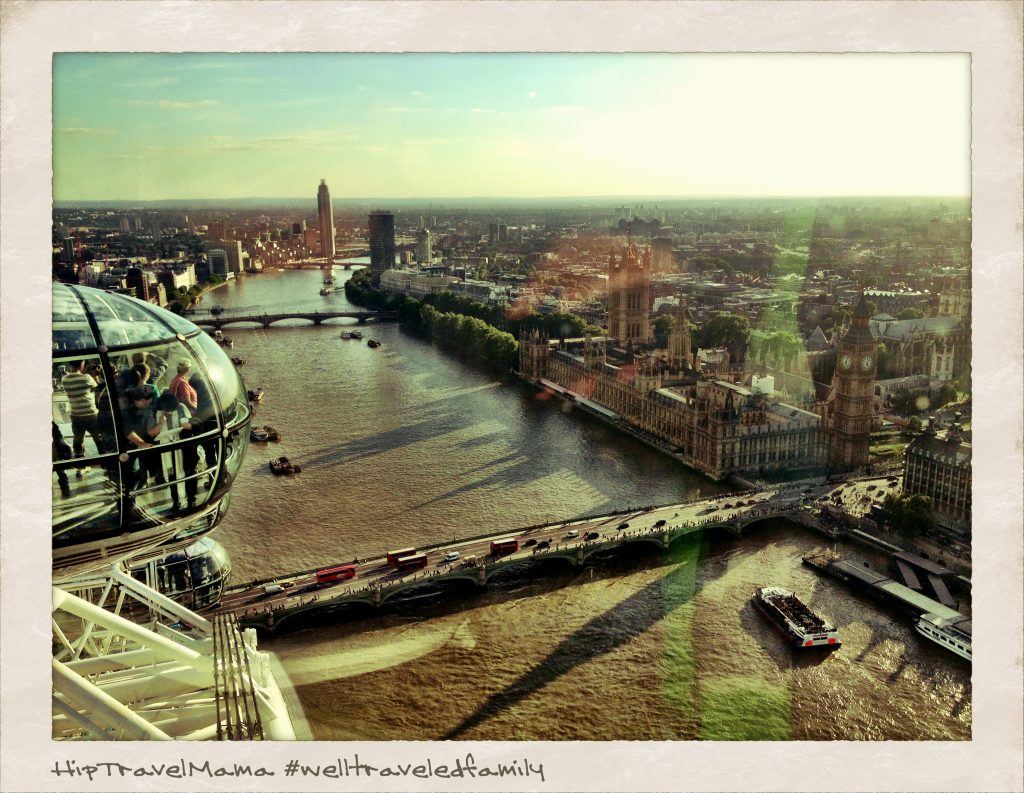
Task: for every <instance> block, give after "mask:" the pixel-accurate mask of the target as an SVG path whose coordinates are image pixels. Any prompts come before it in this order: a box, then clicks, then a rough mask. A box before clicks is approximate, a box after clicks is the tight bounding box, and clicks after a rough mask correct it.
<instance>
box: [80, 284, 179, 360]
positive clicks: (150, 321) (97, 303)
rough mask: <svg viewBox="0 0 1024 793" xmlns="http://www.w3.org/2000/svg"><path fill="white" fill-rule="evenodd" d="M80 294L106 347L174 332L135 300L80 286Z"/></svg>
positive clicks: (142, 340)
mask: <svg viewBox="0 0 1024 793" xmlns="http://www.w3.org/2000/svg"><path fill="white" fill-rule="evenodd" d="M79 294H81V295H82V296H83V297H84V298H85V304H86V306H87V307H88V309H89V311H91V312H92V314H93V316H94V317H95V319H96V324H97V325H98V326H99V329H100V341H101V342H102V343H103V344H104V345H105V346H107V347H120V346H124V345H128V344H142V343H146V342H151V341H162V340H166V339H168V338H173V337H174V335H175V333H174V331H172V330H171V329H170V328H169V327H168V326H167V324H165V323H164V322H161V321H159V320H158V319H157V318H156V316H155V315H154V314H153V313H152V312H151V311H149V310H148V309H147V308H145V307H144V304H142V303H140V302H138V301H135V300H132V299H130V298H127V297H124V296H123V295H118V294H115V293H113V292H100V291H97V290H94V289H88V290H86V289H82V290H80V292H79Z"/></svg>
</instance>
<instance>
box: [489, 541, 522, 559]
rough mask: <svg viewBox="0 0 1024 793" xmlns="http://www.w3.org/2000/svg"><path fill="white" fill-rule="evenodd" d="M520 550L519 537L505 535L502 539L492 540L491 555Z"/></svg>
mask: <svg viewBox="0 0 1024 793" xmlns="http://www.w3.org/2000/svg"><path fill="white" fill-rule="evenodd" d="M518 550H519V539H518V538H517V537H503V538H502V539H500V540H491V555H492V556H501V555H502V554H506V553H513V552H514V551H518Z"/></svg>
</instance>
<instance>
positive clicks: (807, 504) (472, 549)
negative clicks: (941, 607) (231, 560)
mask: <svg viewBox="0 0 1024 793" xmlns="http://www.w3.org/2000/svg"><path fill="white" fill-rule="evenodd" d="M871 482H875V483H877V484H874V485H871V486H870V488H869V490H870V492H871V497H870V498H871V499H873V498H875V497H878V498H881V497H882V496H883V493H884V492H885V491H886V490H887V489H888V487H889V486H890V483H887V482H886V480H885V479H884V478H881V479H872V480H865V481H864V482H863V483H861V482H858V483H857V486H858V487H859V488H860V491H859V492H862V491H863V489H864V488H865V487H866V486H867V485H869V484H870V483H871ZM852 486H853V485H843V484H842V483H839V484H830V483H825V482H821V481H820V480H818V481H816V482H811V483H809V484H797V485H790V486H786V487H778V488H772V489H765V490H761V491H757V492H743V493H738V494H733V495H728V496H716V497H714V498H711V499H699V500H694V501H688V502H682V503H677V504H668V505H662V506H655V507H643V508H636V509H630V510H625V511H620V512H615V513H611V514H607V515H600V516H596V517H585V518H577V519H574V520H569V521H560V522H553V523H544V524H540V525H537V526H529V527H526V528H523V529H516V530H513V531H506V532H500V533H493V532H492V533H490V534H485V535H479V536H475V537H468V538H458V539H455V540H452V541H450V542H444V543H437V544H434V545H428V546H422V547H420V548H418V549H416V550H417V551H419V552H422V553H425V554H426V555H427V565H426V567H425V568H423V569H419V570H415V571H402V570H400V569H397V568H396V567H394V566H391V565H389V564H388V562H387V559H386V556H385V555H384V554H381V555H380V556H375V557H372V558H369V559H349V560H338V559H333V560H325V563H324V564H323V565H321V566H320V567H318V568H312V569H310V570H303V571H300V572H297V573H290V574H288V575H284V576H278V577H277V578H273V579H261V580H257V581H252V582H250V583H248V584H243V585H238V586H234V587H231V588H229V589H227V590H226V591H225V593H224V596H223V598H222V599H221V601H220V603H218V604H217V606H215V607H214V608H213V609H212V610H211V614H212V615H216V614H233V615H234V616H235V617H236V618H237V620H238V621H239V623H241V624H242V625H244V626H248V627H258V628H262V629H265V630H275V629H276V628H278V627H280V626H281V625H282V624H283V623H285V622H288V621H290V620H292V619H294V618H295V617H297V616H299V615H308V614H311V613H313V612H318V611H324V610H328V609H336V608H339V607H342V606H354V605H359V606H363V607H371V608H373V607H380V606H383V605H384V604H386V603H387V602H388V601H389V600H391V599H392V598H394V597H396V596H398V595H400V594H402V593H405V592H408V591H410V590H413V589H417V588H421V587H424V586H431V587H434V588H437V587H439V586H441V585H447V584H452V585H455V584H456V583H457V582H471V583H472V584H474V585H476V586H481V587H482V586H485V585H486V584H487V583H488V581H489V580H490V579H491V578H492V577H493V576H495V575H496V574H497V573H499V572H501V571H503V570H507V569H508V568H510V567H513V566H517V565H519V566H523V567H524V569H525V570H529V571H531V572H532V573H533V574H535V575H537V576H541V575H543V570H544V568H545V565H543V564H538V563H539V562H543V561H546V560H556V561H558V562H561V563H564V564H569V565H573V566H582V565H584V564H585V563H586V562H587V560H588V559H589V558H590V557H591V556H593V555H594V554H597V553H605V552H616V551H620V550H623V549H626V548H627V547H628V546H634V545H636V544H647V545H654V546H656V547H657V548H660V549H668V548H669V547H670V546H671V545H672V544H673V543H674V542H676V541H677V540H679V539H681V538H683V537H685V536H687V535H691V534H696V533H699V532H703V531H711V530H722V531H726V532H730V533H732V534H734V535H739V534H740V533H742V532H743V530H744V529H745V528H746V527H748V526H750V525H751V524H754V523H758V522H760V521H763V520H768V519H772V518H786V519H788V520H790V521H792V522H794V523H798V524H802V525H804V526H807V527H809V528H812V529H815V530H818V531H822V532H824V533H826V534H828V535H829V536H831V537H835V536H837V532H836V530H835V529H833V528H832V527H831V526H830V525H826V524H824V523H823V522H822V519H821V517H820V514H821V507H820V505H821V504H822V503H823V502H826V501H828V500H829V499H832V498H834V497H837V495H838V494H839V493H840V492H842V490H843V488H844V487H852ZM847 492H851V491H847ZM815 502H817V503H815ZM512 538H514V539H515V540H516V541H517V542H516V543H515V545H516V546H517V547H515V550H512V551H511V552H510V553H497V554H496V553H492V547H491V542H492V541H494V540H506V541H507V540H510V539H512ZM510 544H511V543H510ZM341 564H346V565H354V567H355V572H356V575H355V577H354V578H352V579H349V580H345V581H338V582H334V583H319V582H318V581H317V571H318V570H321V569H324V568H328V567H332V566H335V565H341ZM463 586H464V584H463ZM472 590H473V587H471V588H470V590H469V591H472ZM459 591H460V590H459V589H458V588H456V587H455V586H453V587H451V588H450V590H449V595H450V596H451V597H458V596H459V595H458V593H459ZM461 591H462V592H463V593H465V591H466V590H465V589H463V590H461Z"/></svg>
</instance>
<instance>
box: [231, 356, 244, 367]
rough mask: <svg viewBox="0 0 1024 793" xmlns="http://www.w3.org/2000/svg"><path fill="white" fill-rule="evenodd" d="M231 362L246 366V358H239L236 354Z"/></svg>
mask: <svg viewBox="0 0 1024 793" xmlns="http://www.w3.org/2000/svg"><path fill="white" fill-rule="evenodd" d="M231 363H233V364H234V365H235V366H245V358H239V357H237V356H235V357H233V358H232V359H231Z"/></svg>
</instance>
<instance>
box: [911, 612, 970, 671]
mask: <svg viewBox="0 0 1024 793" xmlns="http://www.w3.org/2000/svg"><path fill="white" fill-rule="evenodd" d="M914 627H915V628H917V632H918V633H920V634H921V635H922V636H924V637H925V638H927V639H931V640H932V641H933V642H935V643H936V644H938V645H940V646H942V647H945V648H946V649H947V650H949V651H950V652H953V653H956V654H957V655H959V656H960V657H961V658H966V659H967V660H968V661H970V660H971V620H970V619H969V618H967V617H964V616H961V615H958V616H957V617H953V618H950V617H940V616H939V615H938V614H922V615H921V616H920V617H918V618H917V622H915V623H914Z"/></svg>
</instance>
